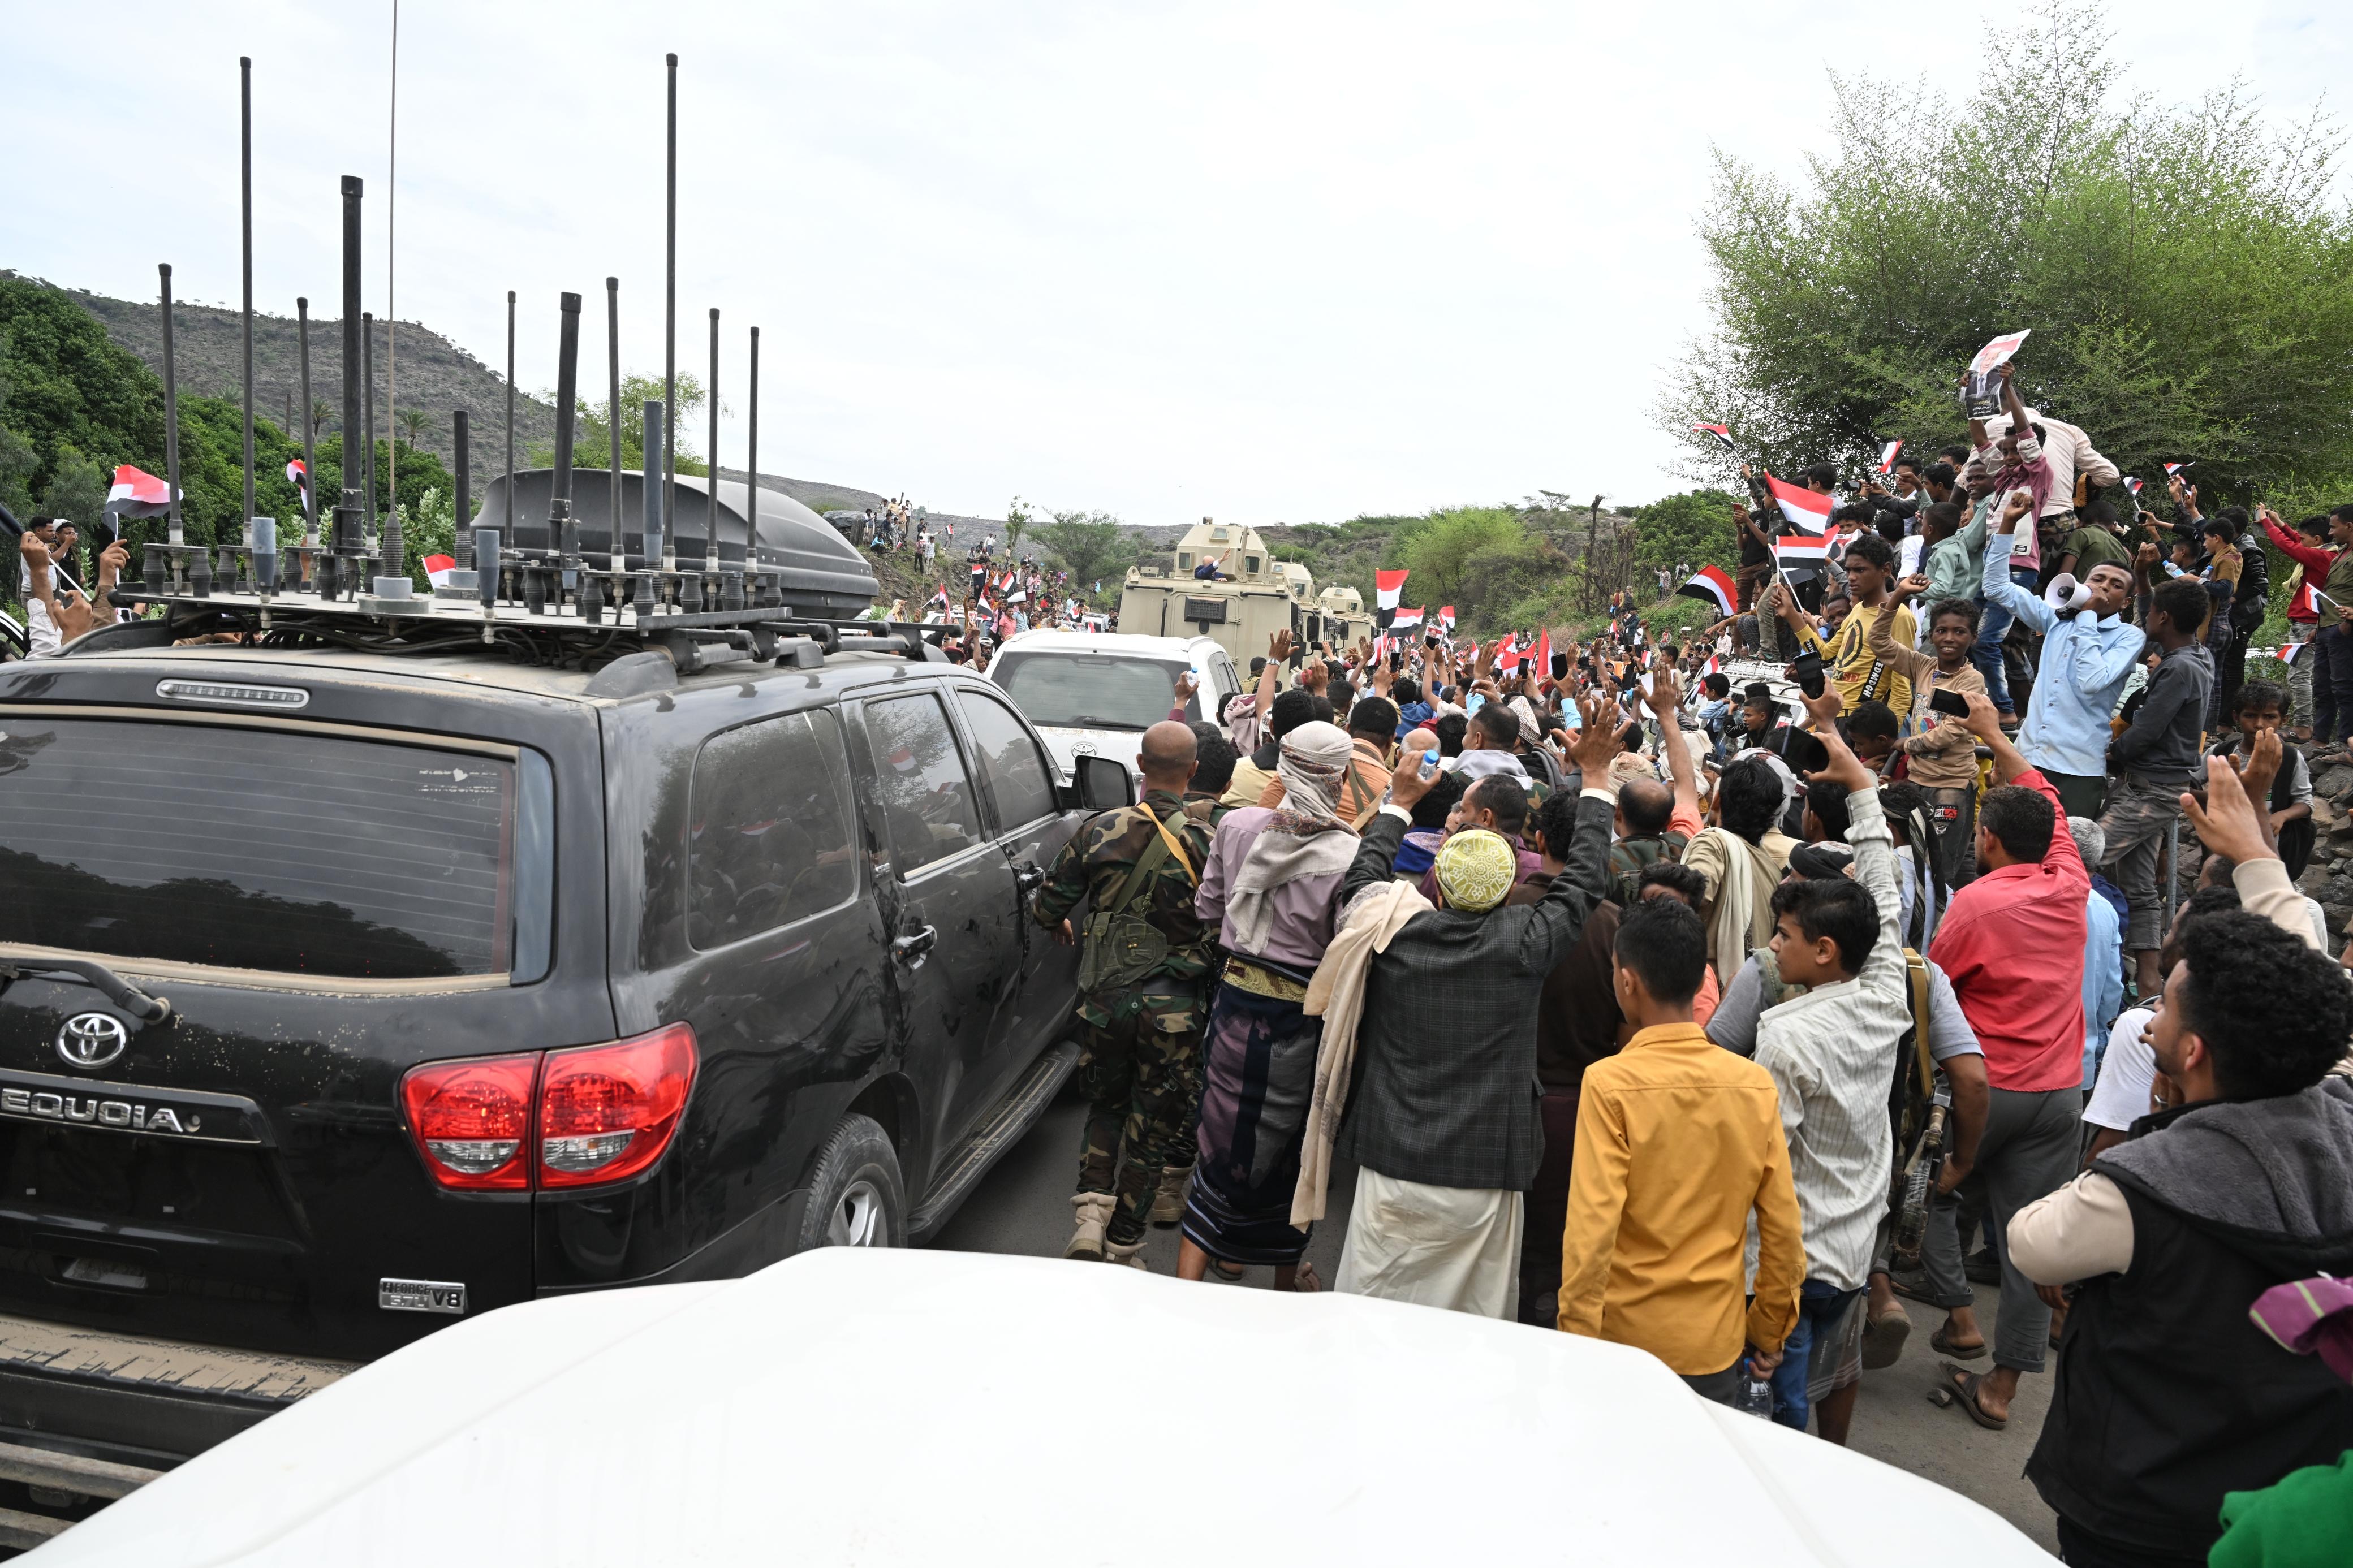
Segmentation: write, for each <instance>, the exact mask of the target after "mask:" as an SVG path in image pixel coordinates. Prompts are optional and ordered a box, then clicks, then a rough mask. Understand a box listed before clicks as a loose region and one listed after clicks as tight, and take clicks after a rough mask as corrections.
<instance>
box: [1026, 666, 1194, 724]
mask: <svg viewBox="0 0 2353 1568" xmlns="http://www.w3.org/2000/svg"><path fill="white" fill-rule="evenodd" d="M1186 668H1187V667H1186V666H1185V664H1184V663H1183V662H1182V661H1179V660H1174V659H1156V658H1133V657H1125V656H1122V655H1118V654H1107V653H1029V652H1016V653H1008V654H1003V655H1000V656H999V657H998V658H997V662H996V663H995V664H994V665H992V666H990V667H989V671H988V673H989V676H990V678H991V679H994V680H995V681H996V682H997V684H998V685H999V686H1002V687H1003V688H1004V689H1005V692H1006V695H1007V696H1008V697H1010V698H1012V699H1013V701H1014V703H1015V705H1016V706H1018V708H1019V709H1020V710H1021V711H1022V712H1023V713H1025V714H1027V715H1028V716H1029V722H1031V723H1032V724H1052V725H1057V726H1060V727H1063V728H1067V729H1074V730H1148V729H1150V728H1151V727H1152V726H1153V725H1155V724H1157V723H1159V722H1160V721H1162V720H1163V719H1166V718H1167V717H1168V710H1169V708H1170V707H1171V706H1172V705H1173V704H1174V703H1175V701H1176V678H1177V677H1178V676H1180V675H1183V674H1184V673H1186ZM1185 711H1186V716H1187V718H1198V717H1199V715H1200V699H1199V698H1198V697H1195V698H1192V699H1190V700H1187V703H1186V706H1185Z"/></svg>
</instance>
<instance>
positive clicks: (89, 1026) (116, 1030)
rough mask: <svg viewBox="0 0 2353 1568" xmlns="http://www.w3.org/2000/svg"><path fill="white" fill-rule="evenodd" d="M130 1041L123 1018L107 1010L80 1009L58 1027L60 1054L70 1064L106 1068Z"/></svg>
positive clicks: (72, 1065) (81, 1066)
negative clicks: (83, 1011) (109, 1014)
mask: <svg viewBox="0 0 2353 1568" xmlns="http://www.w3.org/2000/svg"><path fill="white" fill-rule="evenodd" d="M130 1045H131V1031H130V1030H128V1029H126V1028H124V1027H123V1026H122V1020H121V1019H120V1018H116V1017H111V1016H108V1015H107V1014H104V1013H77V1014H75V1015H74V1016H72V1017H70V1018H68V1019H67V1020H66V1022H65V1027H63V1028H61V1029H59V1030H58V1055H59V1056H60V1057H63V1058H65V1063H66V1066H68V1067H69V1068H102V1067H104V1066H106V1065H107V1063H109V1062H111V1061H112V1060H113V1059H114V1058H117V1057H119V1056H121V1054H122V1053H123V1051H124V1050H126V1049H128V1048H129V1047H130Z"/></svg>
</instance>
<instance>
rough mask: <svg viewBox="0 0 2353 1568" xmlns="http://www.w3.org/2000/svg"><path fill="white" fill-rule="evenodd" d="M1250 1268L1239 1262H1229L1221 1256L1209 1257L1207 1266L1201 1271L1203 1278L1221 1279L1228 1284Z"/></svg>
mask: <svg viewBox="0 0 2353 1568" xmlns="http://www.w3.org/2000/svg"><path fill="white" fill-rule="evenodd" d="M1249 1272H1250V1270H1249V1269H1248V1268H1244V1267H1243V1266H1242V1265H1241V1264H1239V1263H1229V1262H1227V1261H1226V1260H1225V1259H1224V1258H1211V1259H1209V1267H1208V1268H1205V1269H1203V1270H1202V1271H1201V1278H1202V1279H1222V1280H1224V1281H1225V1282H1226V1283H1227V1284H1229V1285H1230V1284H1232V1283H1233V1282H1234V1281H1235V1280H1237V1279H1240V1278H1241V1277H1242V1276H1243V1275H1245V1274H1247V1273H1249Z"/></svg>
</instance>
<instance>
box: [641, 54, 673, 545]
mask: <svg viewBox="0 0 2353 1568" xmlns="http://www.w3.org/2000/svg"><path fill="white" fill-rule="evenodd" d="M668 58H669V60H670V195H669V203H668V205H667V208H666V214H667V218H666V221H667V223H668V225H669V226H668V228H667V229H666V230H665V234H666V238H665V239H664V241H663V246H662V548H663V551H664V553H663V555H662V569H663V570H664V571H669V572H674V571H676V570H678V556H677V551H678V57H677V56H676V55H671V56H669V57H668ZM649 553H650V552H649ZM646 564H647V565H648V566H651V565H652V564H653V563H652V562H651V561H648V562H647V563H646Z"/></svg>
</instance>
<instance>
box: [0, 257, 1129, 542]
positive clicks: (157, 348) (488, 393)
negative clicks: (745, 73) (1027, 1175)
mask: <svg viewBox="0 0 2353 1568" xmlns="http://www.w3.org/2000/svg"><path fill="white" fill-rule="evenodd" d="M0 276H9V277H13V276H16V274H13V273H0ZM47 287H50V288H56V287H57V286H56V285H54V284H49V285H47ZM58 292H59V293H61V294H64V295H66V296H67V297H68V298H69V299H71V300H74V301H75V302H76V303H78V304H79V305H80V306H81V307H82V308H83V309H85V310H88V311H89V312H90V314H91V315H92V316H95V317H96V318H97V319H98V320H99V321H100V323H101V324H102V325H103V326H104V327H105V328H106V333H107V336H108V337H110V338H111V339H113V340H114V342H117V343H119V344H121V346H122V347H123V348H125V349H128V350H129V351H131V352H132V353H134V354H136V355H138V356H139V358H140V359H141V360H142V362H144V363H146V365H147V366H148V368H149V369H151V370H153V371H154V372H155V373H156V374H162V373H163V369H164V324H163V318H162V312H161V310H158V309H157V307H156V304H155V302H154V301H153V300H114V299H110V298H108V297H107V296H106V295H103V294H92V293H88V292H86V291H84V290H82V289H58ZM173 336H174V342H173V349H174V353H175V354H176V355H177V358H178V361H179V374H180V389H181V390H182V391H183V392H186V393H195V394H204V395H211V396H215V397H226V398H228V399H231V400H232V401H235V400H237V399H240V398H241V397H242V396H243V388H244V380H243V376H244V334H243V331H242V326H241V321H240V318H239V316H238V313H237V311H235V310H221V309H218V308H216V307H215V306H210V305H192V304H189V303H187V302H186V301H185V300H182V301H179V302H178V303H176V304H175V306H174V311H173ZM388 336H389V329H388V328H387V326H386V324H385V322H382V321H378V322H376V323H375V348H374V353H375V394H376V418H377V420H378V422H379V424H380V425H382V424H386V423H388V421H387V415H386V405H387V401H388V384H387V370H388V366H387V363H386V361H387V360H388V359H389V357H390V351H389V349H388V348H387V342H386V340H387V338H388ZM398 341H399V355H400V402H401V406H403V407H405V408H408V407H414V408H422V409H424V410H426V411H427V423H426V425H425V427H424V429H423V430H422V431H421V432H419V434H418V436H417V446H419V447H423V448H424V449H425V450H427V451H428V452H431V453H432V454H433V455H434V456H436V457H438V458H440V459H441V460H442V462H443V463H444V464H445V465H451V466H454V464H455V460H456V456H457V452H456V443H455V441H454V438H453V437H454V429H453V426H452V424H451V421H450V418H449V415H450V411H451V410H453V409H458V408H463V409H465V410H466V411H467V412H468V414H469V415H470V416H471V423H472V429H471V432H470V434H471V436H472V442H471V445H472V447H473V448H474V475H475V480H476V484H477V486H479V485H480V483H482V482H483V481H485V480H487V479H488V478H489V477H490V476H491V475H492V474H495V473H497V472H498V471H499V470H500V469H501V468H503V467H504V466H505V462H506V457H505V447H506V425H505V420H506V378H505V377H504V376H503V375H502V374H500V372H499V371H498V370H496V369H494V368H493V367H491V366H490V365H487V364H484V363H482V362H481V361H480V360H479V359H476V358H475V357H474V356H473V355H472V354H471V353H468V352H467V351H466V350H465V349H463V348H461V347H459V345H458V344H456V343H454V342H450V341H449V340H448V338H445V337H443V336H442V335H441V334H440V333H438V332H437V331H433V330H432V329H431V328H429V327H427V326H426V325H424V324H423V323H422V322H419V321H403V322H401V323H400V328H399V340H398ZM311 399H312V401H314V402H322V403H324V404H326V405H328V407H329V409H330V410H332V412H331V413H330V415H329V416H328V419H327V423H326V425H325V426H323V427H322V430H321V431H320V434H321V435H322V436H324V435H327V434H329V433H331V432H332V431H334V430H337V429H339V428H340V427H341V424H342V417H341V415H342V408H343V322H342V320H341V319H340V318H339V317H332V316H320V315H315V314H314V315H313V316H312V317H311ZM253 401H254V411H255V412H256V413H257V414H259V415H260V416H262V417H264V418H266V419H269V420H271V421H272V422H274V423H277V424H279V425H280V427H281V428H285V429H289V430H298V431H299V430H300V429H301V426H300V425H299V424H298V423H296V420H297V419H298V417H299V413H300V409H301V402H302V356H301V336H300V332H299V329H298V327H297V323H296V322H295V321H294V319H293V318H292V317H290V316H273V315H269V314H267V313H264V312H262V311H259V310H257V311H256V312H255V313H254V318H253ZM383 433H384V434H386V435H389V434H392V432H391V431H390V430H388V429H386V430H385V431H384V432H383ZM554 439H555V408H554V405H553V404H552V403H550V402H548V401H546V400H545V399H543V398H539V397H534V396H533V395H531V394H529V393H528V392H521V391H519V392H518V393H517V395H516V397H515V460H516V462H517V463H519V464H528V463H529V462H530V461H531V456H530V454H531V451H532V448H533V447H534V446H536V447H545V446H548V445H550V444H551V443H553V442H554ZM723 473H724V474H725V476H726V477H727V478H729V479H742V478H743V477H744V474H743V471H742V470H741V469H733V468H731V469H723ZM760 482H761V483H762V484H763V485H765V487H767V488H768V489H773V490H777V491H781V492H782V493H784V494H786V495H788V496H790V497H792V498H793V499H794V500H797V501H799V502H801V503H802V504H803V505H805V506H808V507H812V508H815V509H816V510H818V511H831V510H840V509H845V508H846V509H849V510H861V509H863V508H866V507H869V506H875V507H879V506H881V504H882V502H883V500H884V498H883V496H882V495H881V493H880V492H879V491H875V490H870V489H861V488H860V487H859V486H856V485H845V484H832V483H828V482H826V481H823V480H817V479H789V478H786V476H784V475H781V474H765V473H764V474H762V475H761V476H760ZM941 521H943V522H944V521H947V519H946V517H945V516H944V515H943V516H942V517H941ZM955 523H956V531H957V532H958V533H959V534H961V533H962V532H963V531H964V529H965V525H966V524H967V523H969V524H972V525H974V526H976V527H983V528H998V529H1002V528H1003V527H1004V523H1003V521H1001V520H984V519H979V518H964V517H958V518H956V519H955ZM1172 537H1173V535H1172Z"/></svg>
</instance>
